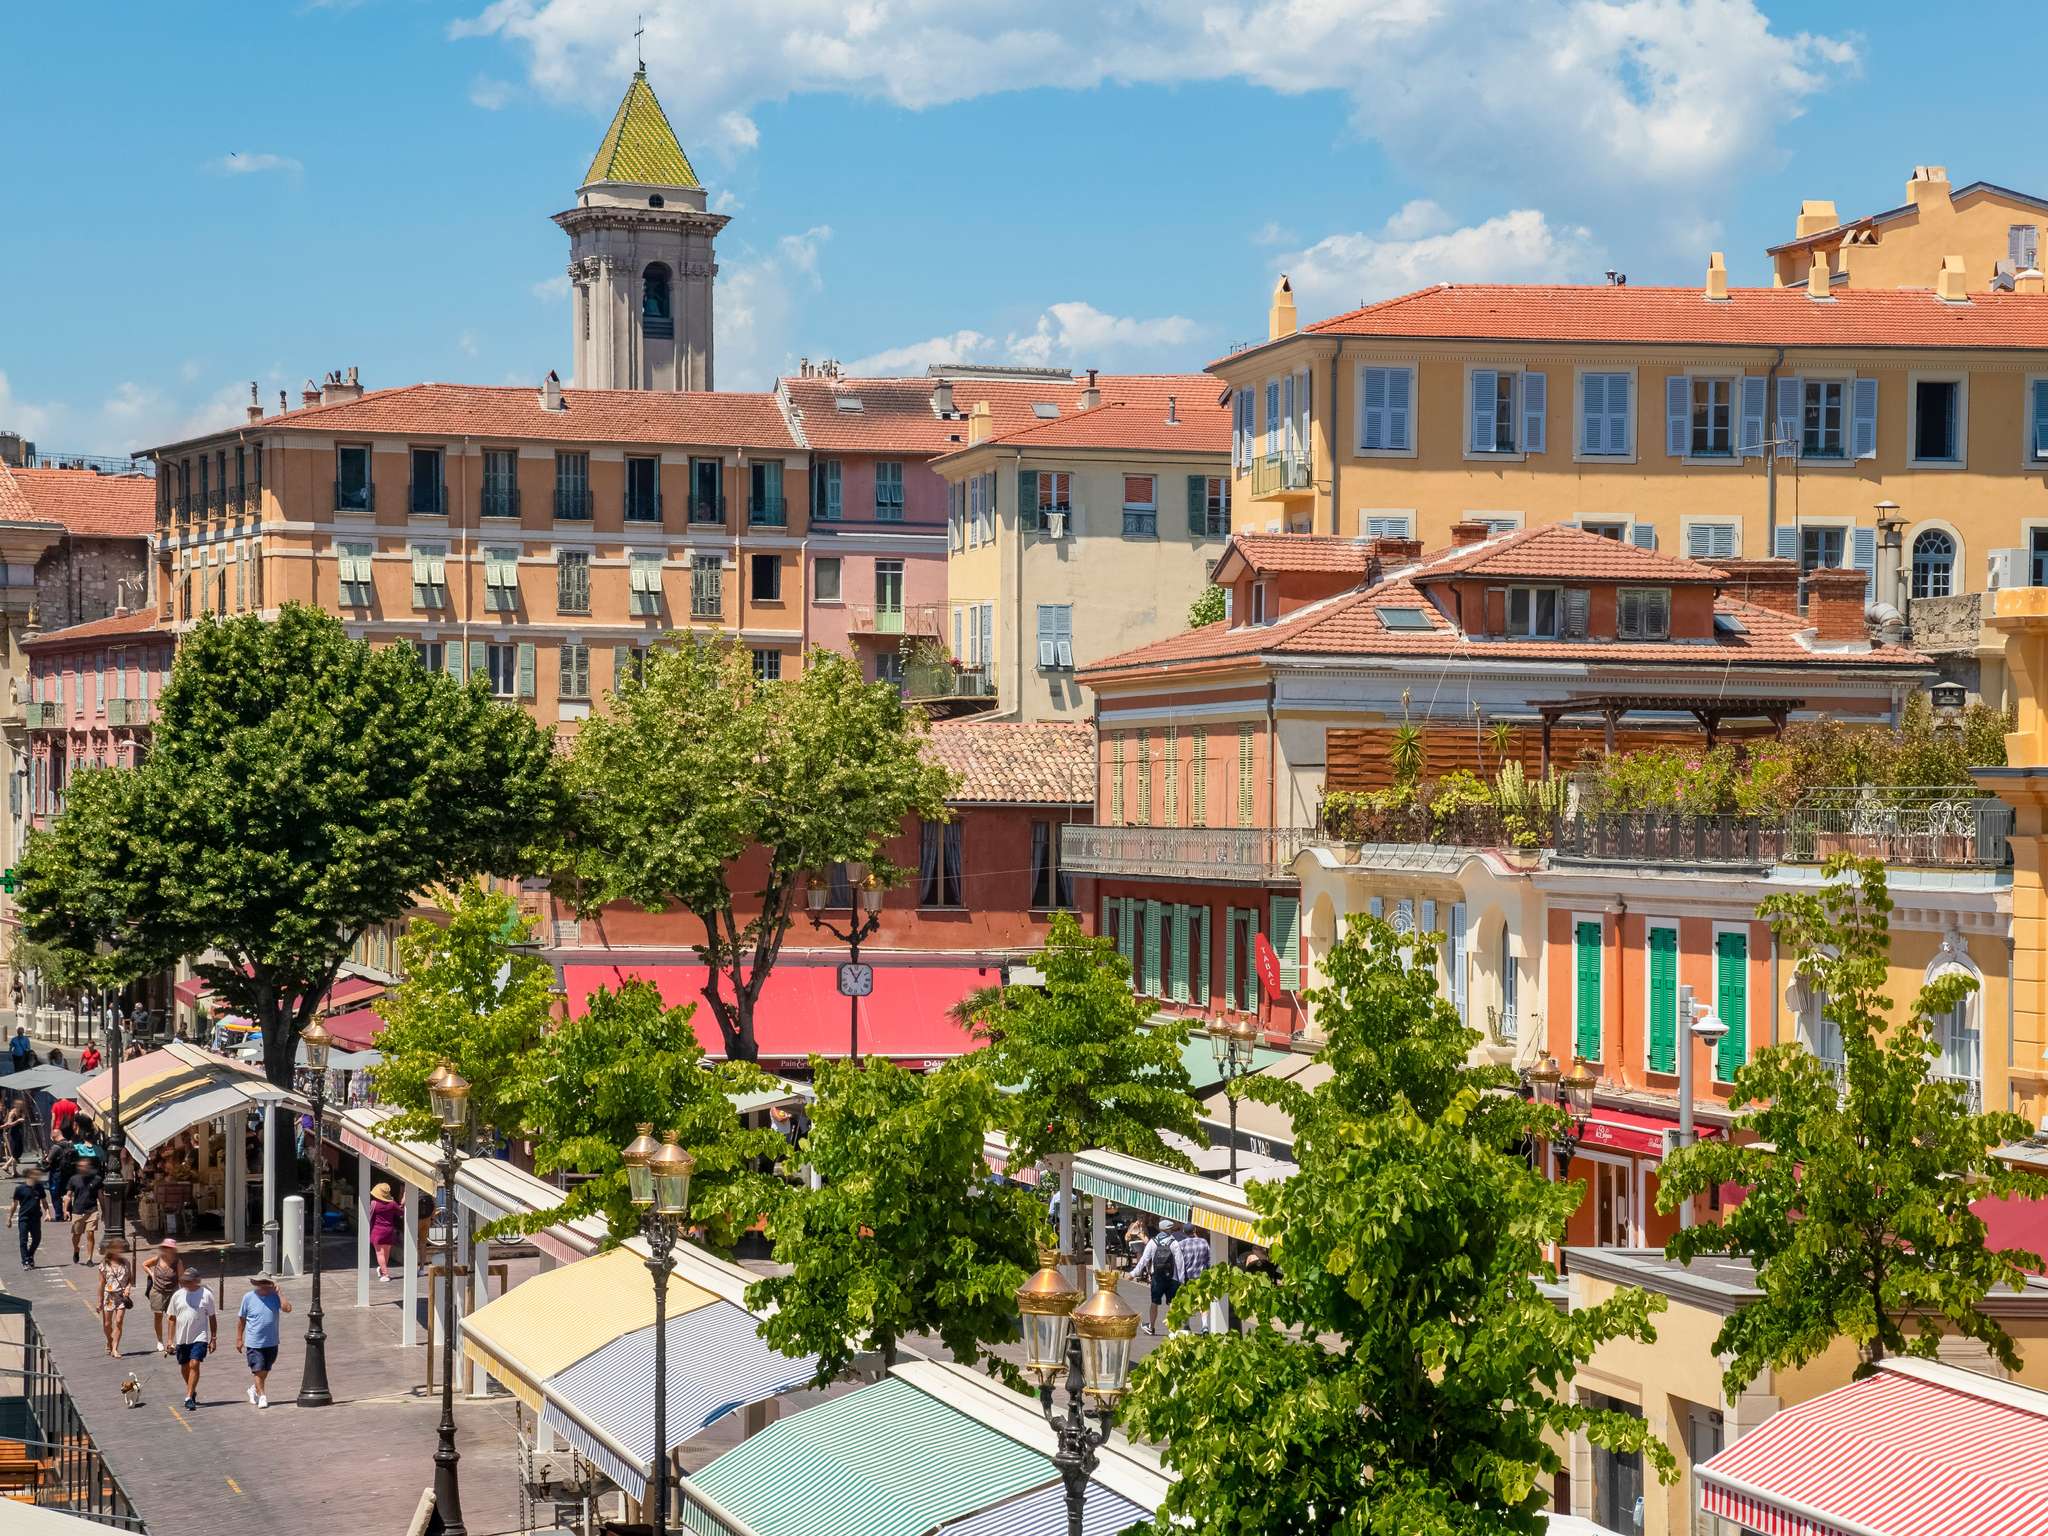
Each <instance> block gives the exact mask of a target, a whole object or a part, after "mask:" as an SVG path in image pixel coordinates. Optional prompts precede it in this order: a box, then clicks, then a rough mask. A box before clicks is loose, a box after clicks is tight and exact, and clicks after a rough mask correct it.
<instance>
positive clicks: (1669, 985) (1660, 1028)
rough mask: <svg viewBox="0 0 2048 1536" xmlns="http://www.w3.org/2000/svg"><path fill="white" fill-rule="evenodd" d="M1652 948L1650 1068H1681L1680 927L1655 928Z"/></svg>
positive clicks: (1648, 939)
mask: <svg viewBox="0 0 2048 1536" xmlns="http://www.w3.org/2000/svg"><path fill="white" fill-rule="evenodd" d="M1644 938H1645V941H1646V942H1647V943H1648V945H1649V949H1650V1070H1651V1071H1652V1072H1676V1071H1677V1070H1678V930H1677V929H1676V928H1652V929H1650V930H1649V931H1648V932H1647V933H1646V934H1645V935H1644Z"/></svg>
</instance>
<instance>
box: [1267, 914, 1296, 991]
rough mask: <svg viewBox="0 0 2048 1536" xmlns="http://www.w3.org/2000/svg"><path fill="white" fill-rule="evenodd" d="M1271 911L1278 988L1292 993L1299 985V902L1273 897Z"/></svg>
mask: <svg viewBox="0 0 2048 1536" xmlns="http://www.w3.org/2000/svg"><path fill="white" fill-rule="evenodd" d="M1272 911H1273V953H1274V954H1275V955H1277V956H1278V957H1279V960H1280V987H1281V990H1282V991H1286V992H1292V991H1294V990H1295V989H1296V988H1297V987H1299V986H1300V985H1301V902H1300V900H1299V899H1298V898H1296V897H1293V896H1275V897H1274V898H1273V900H1272Z"/></svg>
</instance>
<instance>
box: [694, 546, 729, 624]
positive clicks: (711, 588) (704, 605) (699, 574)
mask: <svg viewBox="0 0 2048 1536" xmlns="http://www.w3.org/2000/svg"><path fill="white" fill-rule="evenodd" d="M724 610H725V570H724V567H723V566H722V565H721V564H720V562H719V558H718V556H716V555H706V554H703V553H699V554H698V556H697V563H696V564H695V565H693V566H691V567H690V617H691V618H693V619H715V618H717V617H718V616H719V614H721V613H722V612H724Z"/></svg>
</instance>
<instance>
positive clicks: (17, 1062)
mask: <svg viewBox="0 0 2048 1536" xmlns="http://www.w3.org/2000/svg"><path fill="white" fill-rule="evenodd" d="M35 1060H36V1048H35V1047H34V1046H33V1045H31V1044H29V1038H28V1027H27V1026H26V1025H23V1024H17V1025H15V1026H14V1038H13V1039H12V1040H10V1041H8V1042H7V1064H8V1067H9V1069H10V1070H12V1071H15V1072H26V1071H27V1070H28V1069H29V1068H30V1067H32V1066H34V1065H35Z"/></svg>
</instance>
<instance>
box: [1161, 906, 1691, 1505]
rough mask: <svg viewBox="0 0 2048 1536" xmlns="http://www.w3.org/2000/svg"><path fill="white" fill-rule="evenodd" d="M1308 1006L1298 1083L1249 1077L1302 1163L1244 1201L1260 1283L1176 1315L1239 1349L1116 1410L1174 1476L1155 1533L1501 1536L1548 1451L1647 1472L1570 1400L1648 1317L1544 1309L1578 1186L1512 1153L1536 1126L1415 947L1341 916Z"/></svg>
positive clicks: (1176, 1373)
mask: <svg viewBox="0 0 2048 1536" xmlns="http://www.w3.org/2000/svg"><path fill="white" fill-rule="evenodd" d="M1325 974H1326V975H1327V976H1328V977H1329V984H1328V985H1327V986H1324V987H1321V988H1317V989H1315V990H1313V991H1311V992H1310V993H1309V994H1308V996H1307V1000H1308V1002H1309V1004H1310V1005H1311V1006H1312V1007H1313V1008H1314V1010H1315V1013H1316V1018H1317V1020H1318V1021H1319V1022H1320V1024H1321V1025H1322V1027H1323V1029H1324V1031H1325V1033H1326V1034H1327V1036H1328V1039H1329V1046H1328V1048H1327V1050H1326V1051H1325V1052H1324V1053H1323V1056H1322V1058H1321V1059H1322V1060H1323V1061H1325V1062H1326V1063H1327V1064H1328V1065H1329V1067H1330V1069H1331V1072H1330V1076H1329V1078H1328V1080H1327V1081H1325V1082H1323V1083H1321V1084H1319V1085H1318V1086H1317V1087H1315V1088H1314V1089H1312V1090H1305V1089H1302V1088H1301V1087H1299V1086H1297V1085H1295V1084H1293V1083H1288V1082H1278V1081H1272V1080H1263V1079H1254V1080H1252V1081H1251V1082H1249V1083H1248V1084H1247V1092H1248V1094H1250V1095H1251V1096H1253V1097H1256V1098H1259V1099H1261V1100H1263V1101H1264V1102H1267V1103H1270V1104H1274V1105H1277V1106H1279V1107H1280V1108H1282V1109H1284V1110H1286V1111H1287V1113H1288V1114H1290V1115H1291V1116H1292V1117H1293V1121H1294V1129H1295V1154H1296V1158H1297V1160H1298V1161H1299V1163H1300V1165H1301V1166H1300V1170H1299V1171H1298V1172H1297V1173H1295V1174H1294V1175H1293V1176H1292V1177H1291V1178H1289V1179H1287V1180H1286V1181H1285V1182H1282V1183H1265V1182H1254V1183H1253V1184H1252V1185H1251V1186H1250V1189H1249V1198H1250V1200H1251V1203H1252V1205H1253V1207H1254V1208H1255V1210H1256V1211H1257V1212H1258V1216H1259V1223H1260V1226H1259V1230H1260V1235H1261V1237H1262V1238H1264V1239H1265V1240H1266V1241H1268V1242H1269V1244H1270V1246H1271V1251H1272V1257H1273V1264H1274V1272H1273V1273H1272V1274H1270V1275H1265V1274H1254V1273H1248V1272H1246V1271H1243V1270H1238V1269H1232V1268H1229V1267H1226V1266H1220V1265H1219V1266H1217V1267H1214V1268H1212V1269H1210V1270H1209V1271H1207V1272H1206V1273H1205V1274H1203V1275H1202V1276H1200V1277H1198V1278H1197V1279H1196V1280H1195V1281H1193V1282H1191V1283H1190V1284H1189V1285H1188V1286H1187V1287H1186V1288H1184V1289H1183V1290H1182V1292H1181V1294H1180V1296H1179V1297H1177V1298H1176V1299H1175V1302H1174V1307H1173V1313H1172V1315H1173V1317H1174V1318H1175V1320H1176V1321H1180V1320H1184V1319H1185V1318H1186V1317H1187V1316H1188V1315H1189V1314H1190V1313H1191V1312H1193V1311H1195V1310H1196V1309H1198V1308H1201V1307H1205V1306H1207V1305H1208V1304H1209V1303H1210V1302H1212V1301H1214V1300H1216V1299H1217V1298H1219V1297H1228V1298H1229V1299H1230V1301H1231V1303H1232V1305H1233V1306H1234V1307H1235V1308H1236V1311H1237V1314H1238V1317H1239V1319H1240V1320H1241V1323H1242V1324H1243V1331H1241V1332H1235V1331H1233V1332H1223V1333H1216V1334H1205V1335H1185V1336H1177V1337H1174V1338H1170V1339H1168V1340H1166V1341H1165V1342H1164V1343H1163V1344H1161V1345H1160V1347H1159V1348H1158V1349H1157V1350H1155V1351H1154V1352H1153V1353H1152V1354H1151V1355H1149V1356H1148V1357H1147V1358H1146V1359H1145V1361H1144V1362H1143V1363H1142V1364H1141V1365H1140V1366H1139V1368H1138V1370H1137V1372H1136V1373H1135V1376H1134V1380H1133V1384H1132V1391H1131V1395H1130V1397H1129V1398H1128V1399H1127V1401H1126V1404H1125V1408H1124V1422H1125V1424H1126V1426H1127V1427H1129V1428H1130V1429H1131V1430H1132V1432H1133V1433H1134V1434H1137V1435H1141V1436H1143V1437H1145V1438H1147V1439H1149V1440H1152V1441H1155V1442H1158V1443H1159V1444H1161V1445H1162V1447H1163V1448H1164V1455H1165V1457H1166V1460H1167V1462H1168V1464H1169V1465H1171V1466H1172V1467H1173V1468H1174V1470H1175V1471H1176V1472H1178V1473H1179V1479H1178V1481H1176V1482H1175V1484H1174V1485H1173V1488H1172V1489H1171V1491H1170V1492H1169V1493H1168V1495H1167V1500H1166V1503H1165V1505H1164V1506H1163V1508H1162V1509H1161V1511H1160V1517H1159V1522H1158V1525H1157V1529H1158V1530H1160V1531H1161V1532H1162V1533H1164V1532H1169V1531H1172V1532H1194V1533H1200V1536H1251V1533H1258V1536H1294V1533H1300V1536H1309V1533H1314V1536H1325V1533H1338V1536H1368V1533H1370V1536H1482V1533H1483V1536H1497V1533H1525V1536H1534V1533H1537V1532H1540V1531H1541V1530H1542V1529H1543V1525H1542V1516H1541V1514H1540V1513H1539V1511H1540V1510H1541V1508H1542V1506H1543V1502H1544V1491H1543V1488H1542V1486H1541V1481H1542V1480H1543V1479H1544V1478H1546V1477H1548V1476H1550V1475H1552V1474H1554V1473H1555V1472H1556V1471H1557V1470H1558V1469H1559V1466H1560V1462H1559V1459H1558V1455H1557V1452H1556V1450H1555V1449H1554V1444H1555V1442H1556V1441H1557V1440H1559V1439H1562V1438H1563V1437H1565V1436H1567V1435H1569V1434H1570V1433H1571V1432H1573V1431H1575V1430H1581V1431H1583V1432H1584V1433H1585V1434H1586V1435H1587V1437H1588V1438H1589V1439H1591V1440H1592V1441H1593V1442H1594V1443H1595V1444H1598V1445H1606V1446H1611V1447H1614V1448H1617V1449H1640V1450H1643V1451H1644V1452H1645V1453H1646V1454H1647V1455H1648V1456H1649V1457H1650V1459H1651V1460H1652V1462H1653V1463H1654V1465H1655V1466H1656V1467H1657V1469H1658V1471H1659V1472H1660V1474H1662V1475H1665V1476H1667V1477H1668V1476H1670V1475H1671V1463H1670V1457H1669V1455H1668V1453H1666V1452H1665V1451H1663V1449H1662V1447H1661V1446H1660V1445H1659V1444H1658V1443H1657V1442H1656V1441H1655V1440H1653V1439H1652V1438H1651V1436H1650V1434H1649V1432H1648V1429H1647V1427H1646V1426H1645V1425H1644V1424H1643V1423H1642V1421H1640V1420H1635V1419H1631V1418H1629V1417H1628V1416H1626V1415H1622V1414H1613V1413H1605V1412H1598V1411H1595V1410H1592V1409H1589V1408H1585V1407H1581V1406H1578V1405H1576V1404H1573V1403H1570V1402H1568V1401H1567V1397H1568V1390H1567V1389H1568V1387H1569V1384H1570V1382H1571V1380H1572V1377H1573V1375H1574V1373H1575V1372H1576V1370H1577V1368H1578V1367H1579V1366H1581V1365H1582V1364H1584V1363H1585V1362H1586V1361H1587V1360H1588V1359H1590V1358H1591V1356H1592V1354H1593V1352H1594V1351H1595V1349H1597V1348H1598V1347H1599V1346H1600V1345H1601V1344H1602V1343H1604V1342H1606V1341H1608V1340H1610V1339H1618V1338H1629V1339H1649V1338H1652V1337H1654V1334H1653V1330H1652V1328H1651V1326H1650V1314H1651V1313H1652V1311H1654V1310H1655V1309H1656V1308H1657V1307H1658V1306H1659V1305H1661V1299H1653V1298H1650V1297H1648V1296H1645V1295H1644V1294H1643V1293H1641V1292H1639V1291H1634V1290H1626V1289H1624V1290H1621V1291H1618V1292H1617V1293H1616V1294H1615V1295H1614V1296H1613V1297H1612V1298H1610V1299H1609V1300H1607V1301H1605V1302H1602V1303H1601V1304H1599V1305H1598V1306H1594V1307H1589V1308H1584V1309H1580V1310H1578V1311H1574V1312H1572V1313H1570V1314H1568V1315H1567V1314H1565V1313H1561V1312H1560V1311H1559V1310H1558V1308H1557V1307H1556V1305H1555V1304H1554V1303H1553V1302H1552V1301H1551V1300H1550V1299H1549V1298H1548V1297H1546V1296H1545V1295H1544V1294H1543V1292H1542V1291H1541V1290H1540V1289H1539V1288H1538V1281H1539V1279H1541V1278H1543V1277H1544V1276H1546V1275H1547V1274H1549V1273H1550V1269H1549V1265H1548V1263H1547V1261H1546V1260H1545V1258H1544V1245H1545V1244H1546V1243H1548V1242H1551V1241H1554V1240H1556V1239H1558V1238H1559V1237H1561V1236H1562V1234H1563V1232H1564V1226H1565V1220H1566V1217H1567V1216H1568V1215H1569V1214H1570V1212H1571V1210H1572V1209H1573V1208H1574V1207H1575V1206H1576V1205H1577V1204H1578V1201H1579V1198H1580V1195H1581V1193H1582V1186H1579V1185H1558V1184H1553V1183H1551V1182H1550V1181H1548V1180H1546V1179H1544V1178H1543V1177H1542V1176H1541V1175H1540V1174H1538V1173H1536V1172H1534V1171H1533V1170H1532V1169H1531V1168H1530V1166H1529V1164H1528V1162H1527V1160H1526V1159H1525V1157H1524V1156H1523V1152H1522V1146H1523V1138H1524V1136H1525V1135H1527V1134H1529V1133H1530V1132H1531V1131H1538V1132H1540V1131H1542V1130H1545V1129H1554V1128H1555V1127H1554V1125H1552V1124H1551V1120H1552V1119H1554V1112H1550V1113H1549V1114H1548V1115H1546V1112H1545V1111H1542V1110H1538V1109H1536V1108H1535V1107H1533V1106H1531V1105H1529V1104H1527V1103H1524V1102H1523V1101H1521V1100H1519V1099H1517V1098H1515V1097H1513V1096H1512V1095H1509V1094H1507V1093H1504V1092H1501V1091H1500V1090H1502V1089H1505V1088H1506V1087H1508V1085H1509V1084H1510V1083H1511V1082H1512V1080H1513V1079H1512V1075H1511V1074H1510V1073H1509V1072H1507V1071H1506V1070H1505V1069H1502V1068H1491V1067H1474V1066H1472V1065H1470V1064H1469V1057H1470V1052H1471V1049H1472V1047H1473V1046H1474V1045H1475V1044H1477V1043H1478V1040H1479V1035H1478V1033H1477V1032H1476V1031H1474V1030H1470V1029H1467V1028H1465V1027H1464V1026H1463V1025H1462V1024H1461V1023H1460V1022H1459V1020H1458V1017H1457V1014H1456V1011H1455V1010H1454V1009H1452V1008H1451V1006H1450V1005H1449V1004H1448V1003H1447V1002H1446V1001H1445V1000H1444V999H1443V997H1442V995H1441V993H1440V992H1439V990H1438V985H1437V981H1436V975H1435V957H1434V955H1433V953H1431V951H1430V949H1429V946H1428V945H1427V944H1426V943H1425V944H1416V943H1412V942H1410V941H1408V940H1405V939H1402V938H1398V937H1397V936H1396V935H1395V934H1394V931H1393V930H1392V928H1391V927H1389V926H1388V925H1387V924H1385V923H1381V922H1377V921H1373V920H1370V919H1360V920H1355V921H1354V922H1353V923H1352V924H1351V925H1350V927H1349V928H1348V929H1347V930H1346V932H1345V934H1344V936H1343V938H1342V939H1340V940H1339V941H1338V943H1337V944H1335V945H1334V946H1332V949H1331V952H1330V955H1329V956H1328V959H1327V961H1326V963H1325Z"/></svg>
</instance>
